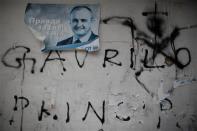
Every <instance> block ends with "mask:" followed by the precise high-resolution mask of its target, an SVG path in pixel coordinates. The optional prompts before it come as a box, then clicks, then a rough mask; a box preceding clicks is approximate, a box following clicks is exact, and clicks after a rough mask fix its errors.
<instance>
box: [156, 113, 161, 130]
mask: <svg viewBox="0 0 197 131" xmlns="http://www.w3.org/2000/svg"><path fill="white" fill-rule="evenodd" d="M160 126H161V118H160V116H159V120H158V123H157V129H159V128H160Z"/></svg>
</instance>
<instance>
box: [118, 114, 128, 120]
mask: <svg viewBox="0 0 197 131" xmlns="http://www.w3.org/2000/svg"><path fill="white" fill-rule="evenodd" d="M116 118H117V119H118V120H121V121H129V120H130V116H128V117H126V118H124V117H121V116H118V115H116Z"/></svg>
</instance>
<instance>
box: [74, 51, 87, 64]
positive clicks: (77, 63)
mask: <svg viewBox="0 0 197 131" xmlns="http://www.w3.org/2000/svg"><path fill="white" fill-rule="evenodd" d="M77 52H78V51H77V50H75V58H76V60H77V64H78V66H79V67H80V68H82V67H83V66H84V64H85V60H86V57H87V55H88V51H85V57H84V59H83V62H82V64H80V62H79V60H78V57H77Z"/></svg>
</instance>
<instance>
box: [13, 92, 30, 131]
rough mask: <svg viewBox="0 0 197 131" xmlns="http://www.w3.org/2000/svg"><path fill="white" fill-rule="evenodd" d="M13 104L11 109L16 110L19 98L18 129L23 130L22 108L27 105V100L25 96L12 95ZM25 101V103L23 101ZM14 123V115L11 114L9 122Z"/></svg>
mask: <svg viewBox="0 0 197 131" xmlns="http://www.w3.org/2000/svg"><path fill="white" fill-rule="evenodd" d="M14 100H15V104H14V108H13V111H14V112H16V111H17V110H18V106H17V105H18V100H21V120H20V131H22V130H23V115H24V109H25V108H27V107H28V106H29V100H28V99H27V98H26V97H23V96H21V97H18V96H17V95H15V96H14ZM23 102H25V104H24V103H23ZM13 123H14V116H13V115H12V117H11V119H10V120H9V124H10V125H12V124H13Z"/></svg>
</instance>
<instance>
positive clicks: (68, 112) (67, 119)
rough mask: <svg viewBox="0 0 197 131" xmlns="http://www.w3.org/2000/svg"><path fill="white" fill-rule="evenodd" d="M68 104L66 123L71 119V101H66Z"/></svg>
mask: <svg viewBox="0 0 197 131" xmlns="http://www.w3.org/2000/svg"><path fill="white" fill-rule="evenodd" d="M66 105H67V118H66V123H68V122H69V121H70V115H69V114H70V106H69V103H68V102H67V103H66Z"/></svg>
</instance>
